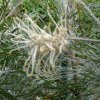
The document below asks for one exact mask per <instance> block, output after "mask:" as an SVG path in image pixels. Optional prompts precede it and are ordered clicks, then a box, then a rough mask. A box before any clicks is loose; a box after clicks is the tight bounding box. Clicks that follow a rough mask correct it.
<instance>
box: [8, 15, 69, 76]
mask: <svg viewBox="0 0 100 100" xmlns="http://www.w3.org/2000/svg"><path fill="white" fill-rule="evenodd" d="M26 20H27V21H28V22H29V23H30V24H26V23H25V22H23V21H21V20H20V19H18V18H17V21H16V22H15V23H16V24H17V26H18V28H19V30H20V32H19V33H17V34H12V33H9V34H10V35H12V36H14V38H12V39H11V41H12V42H13V43H15V45H17V48H15V49H14V50H17V49H21V48H24V49H26V48H28V49H27V51H28V55H29V56H28V58H27V59H26V61H25V64H24V70H25V71H26V73H27V75H28V76H32V75H33V73H36V74H40V73H41V72H43V73H44V72H46V71H48V72H51V71H54V70H55V67H56V61H57V59H58V56H59V54H61V53H62V52H63V51H65V50H66V47H67V45H68V39H67V36H68V34H67V30H66V27H65V26H64V24H61V23H60V24H57V25H56V28H55V30H54V31H53V32H52V33H51V32H46V31H45V29H42V28H40V27H39V26H38V25H37V24H36V23H35V22H34V21H33V20H32V19H31V18H30V17H29V16H27V15H26ZM14 50H12V51H14ZM41 63H42V64H41Z"/></svg>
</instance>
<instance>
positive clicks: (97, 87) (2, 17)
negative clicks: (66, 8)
mask: <svg viewBox="0 0 100 100" xmlns="http://www.w3.org/2000/svg"><path fill="white" fill-rule="evenodd" d="M84 2H85V3H86V4H87V6H88V7H89V8H90V9H91V10H92V11H93V12H94V14H95V16H96V17H97V18H100V0H84ZM48 7H49V12H50V14H51V15H52V17H53V18H54V20H55V21H56V22H58V21H59V18H60V17H59V16H60V15H61V14H62V15H63V10H62V7H61V1H60V0H0V100H100V43H97V42H86V41H77V40H76V41H75V42H74V43H73V44H72V45H71V46H70V47H69V48H70V50H73V51H74V54H75V57H76V59H77V64H76V65H75V69H72V68H71V67H70V66H71V65H69V64H68V59H67V58H68V54H69V52H64V53H63V54H61V57H60V58H59V62H61V67H59V68H58V69H59V73H60V76H59V78H57V79H53V80H50V79H48V78H45V77H41V76H38V78H36V76H32V77H28V76H27V75H26V73H25V72H24V71H23V68H22V66H23V64H24V61H25V59H26V57H27V53H26V51H25V50H17V51H14V52H13V53H11V54H10V53H9V52H10V50H12V49H13V48H14V45H13V44H12V42H11V41H10V37H7V36H5V34H4V33H5V32H7V31H8V30H10V32H12V33H14V32H15V31H18V29H17V27H15V28H14V29H13V26H14V19H15V18H16V17H19V18H20V19H22V20H24V19H23V16H24V14H25V13H27V14H28V15H29V16H31V17H32V18H33V20H35V21H36V23H37V24H38V25H39V26H40V27H41V28H45V29H46V31H48V28H47V26H50V29H51V30H52V31H53V30H54V27H55V25H54V23H53V22H52V20H51V19H50V17H49V16H48V13H47V9H48ZM76 8H77V12H75V13H74V14H72V17H73V18H74V25H73V28H74V30H75V32H76V35H77V36H78V37H87V38H91V39H100V25H98V24H97V23H96V22H95V21H94V20H93V19H92V18H91V17H90V16H89V15H88V14H87V12H86V11H85V10H84V9H83V8H82V7H80V6H78V5H76ZM34 15H35V17H34ZM76 72H77V74H78V75H79V77H78V78H76V79H74V78H71V75H72V73H76Z"/></svg>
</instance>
